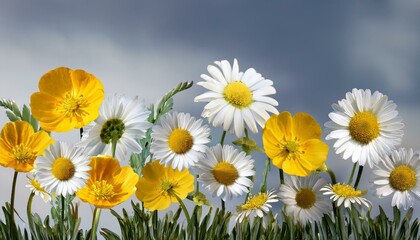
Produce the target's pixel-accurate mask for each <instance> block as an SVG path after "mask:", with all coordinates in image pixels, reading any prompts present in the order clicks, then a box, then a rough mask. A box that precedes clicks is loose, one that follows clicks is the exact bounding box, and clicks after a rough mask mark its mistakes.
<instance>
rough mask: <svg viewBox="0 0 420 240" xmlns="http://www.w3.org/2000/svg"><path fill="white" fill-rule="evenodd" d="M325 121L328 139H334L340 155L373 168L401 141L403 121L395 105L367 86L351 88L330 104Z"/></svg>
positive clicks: (335, 147) (336, 149)
mask: <svg viewBox="0 0 420 240" xmlns="http://www.w3.org/2000/svg"><path fill="white" fill-rule="evenodd" d="M332 108H333V109H334V112H331V113H330V114H328V116H329V118H330V119H331V120H332V121H329V122H327V123H325V127H327V130H328V131H330V133H329V134H328V136H327V137H326V139H327V140H330V139H336V141H335V143H334V149H335V151H336V153H337V154H341V156H342V157H343V159H348V158H350V157H351V159H352V161H353V162H354V163H356V162H358V163H359V165H361V166H364V165H365V163H366V162H368V164H369V166H370V167H371V168H372V167H373V165H374V164H376V163H377V162H378V161H379V159H380V157H381V156H382V155H388V154H390V153H391V151H392V150H394V149H395V147H396V146H398V145H399V144H400V143H401V140H402V136H403V134H404V132H403V130H402V129H403V127H404V124H403V123H402V122H401V121H402V119H401V118H400V117H398V111H396V110H395V109H396V108H397V105H396V104H395V103H394V102H392V101H388V97H387V96H386V95H383V94H382V93H380V92H378V91H376V92H374V93H373V94H371V91H370V90H369V89H367V90H360V89H353V91H352V92H348V93H347V94H346V99H342V100H341V101H338V104H333V105H332Z"/></svg>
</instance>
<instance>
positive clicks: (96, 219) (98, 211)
mask: <svg viewBox="0 0 420 240" xmlns="http://www.w3.org/2000/svg"><path fill="white" fill-rule="evenodd" d="M100 216H101V208H98V207H95V211H93V217H92V229H91V230H90V239H91V240H96V231H97V230H98V224H99V217H100Z"/></svg>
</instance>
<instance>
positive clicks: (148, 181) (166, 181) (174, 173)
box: [136, 160, 194, 211]
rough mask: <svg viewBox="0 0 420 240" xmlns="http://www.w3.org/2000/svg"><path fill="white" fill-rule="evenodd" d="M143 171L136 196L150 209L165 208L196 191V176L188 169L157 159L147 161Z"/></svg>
mask: <svg viewBox="0 0 420 240" xmlns="http://www.w3.org/2000/svg"><path fill="white" fill-rule="evenodd" d="M141 173H142V175H143V176H142V177H140V179H139V181H138V182H137V185H136V186H137V191H136V196H137V198H138V199H139V200H140V201H142V202H143V203H144V207H145V208H147V209H149V210H150V211H154V210H164V209H166V208H168V207H169V206H170V205H171V202H174V203H175V202H178V198H179V199H180V200H183V199H185V198H186V197H187V195H188V193H190V192H192V191H194V176H193V175H191V174H190V172H189V171H188V169H184V170H183V171H178V170H176V169H172V168H171V167H166V166H165V165H162V164H160V163H159V160H156V161H153V162H149V163H147V164H146V166H145V167H144V168H143V169H142V170H141Z"/></svg>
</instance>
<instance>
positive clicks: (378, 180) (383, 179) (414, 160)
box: [373, 148, 420, 209]
mask: <svg viewBox="0 0 420 240" xmlns="http://www.w3.org/2000/svg"><path fill="white" fill-rule="evenodd" d="M373 174H374V181H373V183H374V184H375V185H376V195H378V196H379V197H386V196H389V195H391V194H393V197H392V206H397V208H399V209H400V208H402V207H403V208H404V209H407V208H408V207H412V206H413V204H414V200H415V199H417V200H420V153H419V152H416V153H414V151H413V149H411V148H410V149H406V148H400V149H398V150H394V151H393V152H392V153H391V154H390V155H389V156H388V155H387V156H384V157H383V158H382V160H381V161H380V162H379V163H378V164H377V165H376V166H375V168H374V170H373Z"/></svg>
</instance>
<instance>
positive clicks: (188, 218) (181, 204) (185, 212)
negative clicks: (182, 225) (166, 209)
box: [172, 192, 191, 225]
mask: <svg viewBox="0 0 420 240" xmlns="http://www.w3.org/2000/svg"><path fill="white" fill-rule="evenodd" d="M172 195H173V196H174V197H175V198H176V200H178V202H179V205H180V206H181V208H182V211H184V214H185V218H187V222H188V225H190V223H191V218H190V214H189V213H188V210H187V208H186V207H185V204H184V202H183V201H182V199H181V198H179V197H178V195H176V194H175V193H174V192H172Z"/></svg>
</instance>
